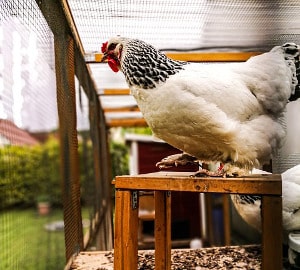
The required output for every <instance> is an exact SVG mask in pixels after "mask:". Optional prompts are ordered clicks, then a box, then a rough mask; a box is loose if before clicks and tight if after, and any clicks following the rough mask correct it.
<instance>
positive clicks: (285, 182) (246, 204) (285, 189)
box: [231, 165, 300, 239]
mask: <svg viewBox="0 0 300 270" xmlns="http://www.w3.org/2000/svg"><path fill="white" fill-rule="evenodd" d="M255 173H261V172H257V171H255ZM263 173H266V172H263ZM281 177H282V225H283V230H284V235H285V236H286V235H287V234H288V233H289V232H291V231H296V230H300V165H297V166H294V167H293V168H291V169H289V170H287V171H285V172H283V173H282V174H281ZM231 199H232V202H233V205H234V206H235V208H236V210H237V211H238V213H239V214H240V216H241V217H242V218H243V219H244V220H245V221H246V222H247V223H248V224H249V225H251V226H252V227H253V228H255V229H256V230H258V231H259V232H261V215H260V210H261V208H260V206H261V196H256V195H231ZM285 239H286V238H285Z"/></svg>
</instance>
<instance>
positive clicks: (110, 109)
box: [103, 106, 140, 113]
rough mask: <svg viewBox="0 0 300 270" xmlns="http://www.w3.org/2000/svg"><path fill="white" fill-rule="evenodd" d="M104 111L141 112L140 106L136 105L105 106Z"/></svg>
mask: <svg viewBox="0 0 300 270" xmlns="http://www.w3.org/2000/svg"><path fill="white" fill-rule="evenodd" d="M103 110H104V113H108V112H139V111H140V109H139V107H138V106H135V107H119V108H104V109H103Z"/></svg>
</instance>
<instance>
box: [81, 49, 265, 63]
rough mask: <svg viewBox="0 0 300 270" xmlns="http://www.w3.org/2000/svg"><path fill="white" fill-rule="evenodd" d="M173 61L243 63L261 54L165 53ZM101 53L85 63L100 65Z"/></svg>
mask: <svg viewBox="0 0 300 270" xmlns="http://www.w3.org/2000/svg"><path fill="white" fill-rule="evenodd" d="M165 54H166V55H167V56H168V57H169V58H172V59H174V60H179V61H189V62H243V61H247V60H248V59H249V58H250V57H251V56H255V55H258V54H261V52H216V51H214V52H165ZM102 57H103V54H102V53H95V54H94V61H86V63H87V64H91V63H100V62H101V59H102Z"/></svg>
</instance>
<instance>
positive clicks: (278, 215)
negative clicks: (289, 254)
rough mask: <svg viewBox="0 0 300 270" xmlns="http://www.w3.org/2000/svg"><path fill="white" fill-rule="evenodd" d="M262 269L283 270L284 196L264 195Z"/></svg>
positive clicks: (262, 210)
mask: <svg viewBox="0 0 300 270" xmlns="http://www.w3.org/2000/svg"><path fill="white" fill-rule="evenodd" d="M261 212H262V269H263V270H270V269H272V270H282V197H281V196H269V195H268V196H267V195H265V196H262V209H261Z"/></svg>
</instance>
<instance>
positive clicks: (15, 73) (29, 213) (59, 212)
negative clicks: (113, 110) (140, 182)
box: [0, 0, 111, 270]
mask: <svg viewBox="0 0 300 270" xmlns="http://www.w3.org/2000/svg"><path fill="white" fill-rule="evenodd" d="M37 2H38V3H37ZM46 2H47V3H44V2H43V3H42V2H41V1H34V0H26V1H21V0H18V1H17V0H14V1H13V0H10V1H1V2H0V152H1V153H0V242H1V252H0V269H14V270H15V269H43V270H44V269H62V268H63V267H64V265H65V264H66V258H67V259H68V258H70V257H71V256H72V255H73V254H74V253H76V252H79V251H80V250H82V249H83V248H84V244H88V245H95V246H96V247H97V248H98V249H107V248H109V246H107V245H109V243H111V240H110V238H111V229H110V227H111V218H110V215H111V210H110V208H109V206H110V201H109V200H110V196H111V195H110V189H109V187H110V186H109V184H108V183H109V181H110V180H111V179H109V174H108V172H107V170H108V169H107V168H108V164H106V162H107V161H104V162H103V161H102V160H101V156H102V158H103V156H105V155H106V157H107V154H108V152H107V147H106V144H105V142H103V140H105V139H106V138H105V135H103V133H105V126H104V125H102V126H101V127H100V125H101V124H99V121H98V117H99V116H98V110H99V108H98V106H99V104H98V103H97V101H98V99H97V96H93V91H92V90H90V89H92V86H93V85H92V84H91V82H90V81H88V79H86V78H87V77H88V74H87V70H85V69H84V68H82V67H81V66H82V65H81V64H80V61H79V60H78V53H76V52H75V51H76V50H75V48H74V47H75V44H74V41H72V38H71V34H68V35H66V36H59V37H58V35H57V32H59V31H60V29H62V28H63V26H62V25H60V24H57V22H61V20H62V19H61V18H60V20H58V17H59V16H62V12H55V11H56V10H59V11H61V7H60V6H59V8H60V9H58V1H46ZM38 4H40V5H41V6H38ZM48 4H49V5H48ZM44 5H46V7H45V6H44ZM51 5H52V6H51ZM47 12H48V13H47ZM45 18H47V20H46V19H45ZM54 22H56V25H55V24H54ZM64 25H65V27H66V26H67V23H65V24H64ZM55 27H56V28H59V30H57V31H55ZM65 32H66V31H65ZM62 47H63V48H62ZM64 60H67V63H65V62H63V61H64ZM66 73H67V75H66ZM65 77H66V79H64V78H65ZM57 78H58V79H57ZM86 81H87V82H86ZM89 84H90V89H88V88H89V87H87V86H89ZM83 85H84V87H83ZM86 89H88V90H86ZM90 122H91V123H92V124H91V125H90ZM102 124H103V122H102ZM100 130H101V131H100ZM101 132H102V135H101ZM99 134H100V135H101V136H102V137H101V136H100V135H99ZM105 134H106V133H105ZM100 137H101V140H102V141H101V142H100ZM101 151H102V153H100V152H101ZM94 161H95V162H94ZM96 162H97V166H96V165H95V164H96ZM99 164H100V165H99ZM102 165H103V166H106V168H104V169H102V171H100V169H99V166H102ZM104 177H106V178H105V180H107V182H105V181H104V180H103V178H104ZM103 182H105V183H103ZM44 200H47V201H50V203H51V211H50V212H49V214H47V212H41V213H39V212H38V210H37V208H36V205H37V203H38V202H39V201H44ZM95 216H97V218H95ZM83 225H84V228H83ZM99 226H100V227H105V228H104V229H102V231H101V230H100V231H101V233H100V234H96V232H97V230H98V227H99ZM63 231H64V232H63ZM86 231H89V233H90V234H89V235H90V237H89V238H88V239H87V240H86V241H85V242H84V239H83V233H84V232H86ZM103 235H105V236H103ZM64 236H65V237H64ZM97 237H98V238H97ZM93 239H96V241H93V242H92V240H93ZM88 240H90V241H88Z"/></svg>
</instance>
